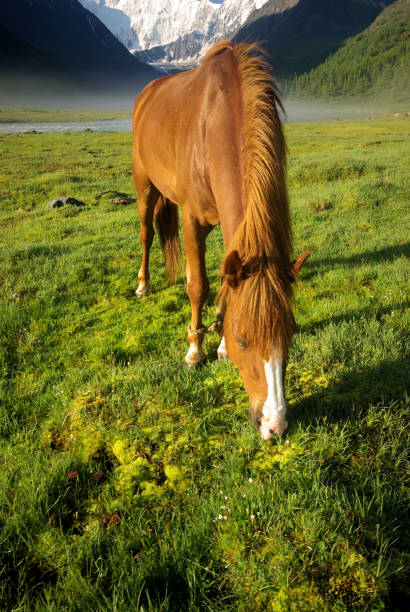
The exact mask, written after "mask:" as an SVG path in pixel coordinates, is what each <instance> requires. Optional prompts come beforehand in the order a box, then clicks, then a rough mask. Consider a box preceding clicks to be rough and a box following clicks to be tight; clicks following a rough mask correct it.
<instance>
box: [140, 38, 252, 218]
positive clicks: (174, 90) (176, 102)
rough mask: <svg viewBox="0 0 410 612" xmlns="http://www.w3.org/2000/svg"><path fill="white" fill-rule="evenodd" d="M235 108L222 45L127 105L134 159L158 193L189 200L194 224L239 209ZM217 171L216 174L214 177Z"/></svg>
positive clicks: (231, 72) (230, 65) (234, 80)
mask: <svg viewBox="0 0 410 612" xmlns="http://www.w3.org/2000/svg"><path fill="white" fill-rule="evenodd" d="M241 112H242V106H241V92H240V81H239V76H238V70H237V67H236V64H235V56H234V53H233V51H232V46H231V45H230V44H226V43H225V44H222V45H220V46H218V47H216V48H215V51H214V52H211V53H210V54H208V56H207V57H206V58H205V59H204V61H203V63H202V64H200V65H199V66H198V68H196V69H194V70H190V71H188V72H185V73H179V74H176V75H172V76H167V77H162V78H160V79H157V80H156V81H153V82H152V83H150V84H149V85H148V86H147V87H146V88H145V89H144V90H143V91H142V93H141V94H140V96H139V97H138V98H137V100H136V102H135V105H134V115H133V117H134V160H135V163H137V164H138V165H139V166H140V167H141V166H142V167H143V168H144V171H146V173H147V175H148V176H149V177H150V179H151V181H152V182H153V183H154V184H155V185H156V187H157V188H158V189H159V191H160V192H161V193H163V194H164V195H165V196H166V197H168V198H169V199H171V200H173V201H175V202H176V203H178V204H181V205H183V203H184V202H186V201H189V202H190V206H191V207H192V209H193V210H192V212H193V213H194V214H195V216H196V217H197V218H201V220H203V221H204V222H208V223H210V224H212V225H214V224H216V223H218V222H219V220H220V214H219V206H218V202H222V201H223V202H225V204H224V205H226V206H227V207H228V208H229V206H230V204H229V202H230V201H231V203H232V207H235V206H236V207H237V206H238V205H239V207H240V208H241V209H243V206H244V202H243V193H242V185H241V184H240V182H238V180H237V175H238V169H240V168H242V170H243V160H242V158H241V156H242V150H243V142H242V116H241ZM222 168H223V172H221V170H222Z"/></svg>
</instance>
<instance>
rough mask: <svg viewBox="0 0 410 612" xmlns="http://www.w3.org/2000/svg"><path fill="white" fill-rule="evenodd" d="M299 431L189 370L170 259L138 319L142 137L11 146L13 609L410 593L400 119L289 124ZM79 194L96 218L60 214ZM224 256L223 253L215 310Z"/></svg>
mask: <svg viewBox="0 0 410 612" xmlns="http://www.w3.org/2000/svg"><path fill="white" fill-rule="evenodd" d="M286 129H287V135H288V145H289V181H288V182H289V189H290V198H291V206H292V216H293V227H294V238H295V252H296V253H297V252H300V251H302V250H303V249H305V248H310V249H311V250H312V255H311V258H310V259H309V260H308V263H307V264H306V267H305V268H304V269H303V271H302V278H301V281H300V283H299V286H298V287H297V290H296V298H295V316H296V320H297V324H298V329H297V333H296V334H295V337H294V342H293V345H292V349H291V352H290V356H289V363H288V375H287V382H286V396H287V400H288V405H289V421H290V428H289V431H288V433H287V434H286V435H285V436H284V437H283V438H282V439H275V440H273V441H272V442H269V443H267V442H264V441H262V440H260V438H259V436H258V432H257V431H256V430H255V429H254V428H253V426H252V425H251V423H250V422H249V421H248V418H247V397H246V394H245V392H244V391H243V388H242V384H241V380H240V378H239V376H238V372H237V370H236V369H235V367H234V366H233V365H232V364H231V363H229V362H226V363H218V362H217V361H216V349H217V346H218V338H217V337H209V338H207V340H206V350H207V353H208V355H209V360H208V361H207V363H206V364H205V366H204V367H203V368H201V369H200V370H197V371H190V370H187V369H186V368H185V366H184V364H183V356H184V353H185V351H186V327H187V324H188V321H189V312H190V309H189V302H188V299H187V297H186V294H185V287H184V281H183V279H182V278H181V279H180V280H179V282H178V283H177V284H176V285H175V286H173V287H168V285H167V280H166V274H165V270H164V266H163V262H162V255H161V253H160V249H159V245H158V242H157V240H155V241H154V247H153V252H152V290H153V291H152V294H151V296H150V297H149V298H148V299H146V300H142V301H137V300H136V298H135V296H134V290H135V287H136V286H137V271H138V264H139V255H140V245H139V241H138V221H137V214H136V206H135V205H132V204H131V205H129V206H118V205H114V204H111V203H110V201H109V199H108V200H107V199H104V198H102V199H96V196H97V195H98V194H100V193H101V192H103V191H106V190H109V189H113V190H117V191H121V192H124V193H128V194H130V195H132V194H133V186H132V181H131V177H130V150H131V137H130V135H129V134H95V133H94V134H89V133H87V134H52V135H21V136H0V147H1V151H2V168H1V173H2V177H1V184H0V228H1V230H0V251H1V254H0V280H1V285H0V304H1V305H0V339H1V349H0V431H1V440H0V449H1V450H0V457H1V460H2V469H1V471H0V522H1V529H2V536H1V537H2V544H1V546H0V557H1V562H0V601H1V602H2V605H1V607H2V609H3V608H4V609H35V608H36V606H37V607H38V609H50V610H53V609H54V610H61V609H73V610H77V609H84V608H85V607H86V606H88V607H90V608H91V609H96V610H98V609H118V610H120V609H121V610H128V609H141V610H142V609H144V610H158V609H162V610H181V609H192V610H196V609H207V610H229V609H232V610H275V611H276V610H280V611H282V610H283V611H286V610H309V611H310V610H324V609H328V610H351V609H354V610H358V609H363V610H382V609H404V607H405V604H406V601H407V598H408V591H407V590H406V589H407V587H406V586H405V585H406V579H407V577H408V556H406V555H407V554H408V535H407V531H406V521H407V509H408V505H407V497H406V496H407V491H408V489H407V488H406V487H407V482H406V480H405V473H406V468H408V463H407V462H406V459H407V457H406V452H407V451H408V443H407V437H406V425H407V419H408V410H407V408H408V403H407V395H406V390H407V389H408V383H409V377H408V361H407V359H408V337H409V335H408V309H407V301H406V300H407V295H408V227H407V225H406V212H407V211H406V205H407V194H408V176H409V173H408V167H407V166H406V160H407V157H406V151H407V130H408V127H407V123H406V121H403V120H389V121H363V122H340V123H337V124H306V125H289V126H287V128H286ZM62 195H71V196H74V197H76V198H77V199H79V200H81V201H83V202H85V204H86V206H85V207H83V208H82V209H72V208H62V209H59V210H52V211H47V210H46V208H45V206H46V203H47V202H48V201H49V200H50V199H53V198H54V197H57V196H62ZM222 252H223V242H222V238H221V234H220V232H219V230H215V231H214V232H213V233H212V234H211V236H210V237H209V240H208V252H207V262H208V270H209V277H210V281H211V300H210V306H209V307H208V310H207V312H206V316H205V319H206V320H207V321H212V320H213V319H214V316H215V307H214V305H213V302H212V300H213V298H214V297H215V295H216V292H217V290H218V284H219V280H218V271H219V264H220V260H221V256H222Z"/></svg>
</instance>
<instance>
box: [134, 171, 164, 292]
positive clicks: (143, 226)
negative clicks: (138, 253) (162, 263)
mask: <svg viewBox="0 0 410 612" xmlns="http://www.w3.org/2000/svg"><path fill="white" fill-rule="evenodd" d="M137 193H138V216H139V219H140V240H141V245H142V262H141V268H140V270H139V272H138V280H139V285H138V288H137V290H136V291H135V295H136V296H137V297H139V298H142V297H145V296H147V295H148V293H149V284H148V283H149V269H148V266H149V252H150V248H151V245H152V241H153V238H154V227H153V218H154V209H155V205H156V203H157V201H158V198H159V195H160V194H159V191H158V190H157V189H156V187H154V185H153V184H152V183H150V182H148V181H147V182H146V183H145V184H144V185H143V187H140V188H138V187H137Z"/></svg>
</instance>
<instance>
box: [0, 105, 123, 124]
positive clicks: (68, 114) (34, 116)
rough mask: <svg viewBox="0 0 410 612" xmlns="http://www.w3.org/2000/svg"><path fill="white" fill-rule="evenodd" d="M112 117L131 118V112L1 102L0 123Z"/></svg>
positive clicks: (86, 119) (97, 119)
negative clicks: (51, 107) (30, 105)
mask: <svg viewBox="0 0 410 612" xmlns="http://www.w3.org/2000/svg"><path fill="white" fill-rule="evenodd" d="M111 119H131V113H130V112H128V111H118V110H96V111H95V110H68V109H49V108H33V107H28V106H5V105H2V104H0V123H30V122H32V121H38V122H55V121H106V120H111Z"/></svg>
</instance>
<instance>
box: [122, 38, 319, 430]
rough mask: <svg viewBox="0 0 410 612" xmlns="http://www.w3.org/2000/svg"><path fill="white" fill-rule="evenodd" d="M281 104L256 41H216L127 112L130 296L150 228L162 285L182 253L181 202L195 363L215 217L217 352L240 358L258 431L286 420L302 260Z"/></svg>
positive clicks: (145, 275)
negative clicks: (135, 250)
mask: <svg viewBox="0 0 410 612" xmlns="http://www.w3.org/2000/svg"><path fill="white" fill-rule="evenodd" d="M277 105H281V103H280V99H279V96H278V93H277V90H276V87H275V85H274V83H273V81H272V79H271V77H270V74H269V69H268V64H267V62H266V61H265V60H264V59H263V58H262V56H261V52H260V49H259V48H258V47H257V46H255V45H243V44H239V45H232V43H231V42H230V41H226V40H225V41H222V42H220V43H218V44H216V45H215V46H214V47H213V48H212V49H211V50H210V51H209V52H208V54H207V55H206V56H205V57H204V59H203V60H202V62H201V64H200V65H199V66H198V67H197V68H195V69H194V70H190V71H188V72H184V73H180V74H175V75H172V76H166V77H163V78H160V79H157V80H156V81H153V82H152V83H150V84H149V85H148V86H147V87H146V88H145V89H144V90H143V91H142V93H141V94H140V95H139V96H138V98H137V99H136V101H135V105H134V112H133V178H134V183H135V187H136V190H137V194H138V214H139V218H140V222H141V228H140V238H141V243H142V264H141V268H140V271H139V274H138V280H139V286H138V289H137V290H136V294H137V296H138V297H144V296H146V295H147V294H148V291H149V287H148V283H149V272H148V262H149V251H150V247H151V244H152V240H153V236H154V230H153V220H154V218H155V221H156V223H157V228H158V232H159V236H160V240H161V244H162V247H163V251H164V255H165V263H166V267H167V271H168V275H169V277H170V280H171V282H172V281H173V280H175V277H176V273H177V270H178V257H179V254H180V246H179V237H178V208H177V207H178V206H179V207H180V208H181V214H182V226H183V242H184V250H185V257H186V276H187V293H188V296H189V299H190V302H191V307H192V319H191V323H190V325H189V327H188V341H189V350H188V353H187V355H186V357H185V361H186V363H187V365H188V366H194V365H197V364H199V363H201V362H202V361H203V360H204V358H205V355H204V353H203V350H202V342H203V339H204V334H205V332H206V331H207V328H205V327H203V324H202V309H203V306H204V304H205V301H206V299H207V296H208V290H209V282H208V279H207V276H206V268H205V239H206V237H207V235H208V234H209V232H210V231H211V229H212V228H213V227H214V226H215V225H218V224H219V223H220V224H221V228H222V234H223V240H224V245H225V257H224V261H223V264H222V279H223V280H222V287H221V290H220V292H219V295H218V302H219V308H218V321H219V322H220V323H221V326H222V324H223V331H222V332H221V335H222V341H221V344H220V347H219V349H218V356H219V357H220V358H223V357H225V356H229V358H230V359H231V360H232V361H233V362H234V363H235V364H236V365H237V366H238V368H239V371H240V374H241V376H242V380H243V383H244V386H245V388H246V390H247V392H248V395H249V399H250V404H251V408H250V413H251V416H252V418H253V419H254V421H255V422H256V423H257V425H258V427H259V430H260V433H261V436H262V437H263V438H265V439H269V438H270V437H271V435H272V433H277V434H281V433H282V432H283V431H284V430H285V429H286V427H287V422H286V419H285V415H286V405H285V399H284V392H283V383H284V375H285V369H286V360H287V354H288V347H289V343H290V339H291V336H292V333H293V329H294V318H293V314H292V309H291V303H290V302H291V297H292V282H293V281H294V280H295V279H296V278H297V276H298V273H299V270H300V268H301V266H302V264H303V262H304V260H305V259H306V258H307V257H308V255H309V252H308V251H305V252H304V253H302V255H300V256H299V257H298V258H297V259H296V260H295V261H294V262H292V263H291V228H290V219H289V206H288V199H287V192H286V182H285V165H286V163H285V162H286V146H285V140H284V135H283V131H282V126H281V122H280V119H279V115H278V110H277Z"/></svg>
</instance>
